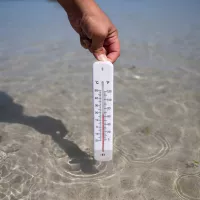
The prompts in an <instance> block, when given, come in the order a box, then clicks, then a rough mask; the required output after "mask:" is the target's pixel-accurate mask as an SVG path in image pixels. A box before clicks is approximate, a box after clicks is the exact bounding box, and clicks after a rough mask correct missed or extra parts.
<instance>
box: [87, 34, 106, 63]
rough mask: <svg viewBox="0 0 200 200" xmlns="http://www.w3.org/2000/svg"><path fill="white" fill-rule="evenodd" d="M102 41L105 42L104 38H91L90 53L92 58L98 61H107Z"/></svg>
mask: <svg viewBox="0 0 200 200" xmlns="http://www.w3.org/2000/svg"><path fill="white" fill-rule="evenodd" d="M104 40H105V37H104V36H94V37H93V38H92V44H91V47H90V51H91V52H92V53H93V55H94V57H95V58H96V59H97V60H100V61H106V60H107V56H106V50H105V48H104V47H103V45H104Z"/></svg>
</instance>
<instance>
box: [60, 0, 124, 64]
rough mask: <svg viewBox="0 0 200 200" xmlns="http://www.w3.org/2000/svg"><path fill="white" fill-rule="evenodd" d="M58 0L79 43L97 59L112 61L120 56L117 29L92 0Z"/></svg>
mask: <svg viewBox="0 0 200 200" xmlns="http://www.w3.org/2000/svg"><path fill="white" fill-rule="evenodd" d="M66 1H67V2H66ZM58 2H59V3H60V4H61V6H62V7H63V8H64V9H65V10H66V11H67V14H68V18H69V22H70V24H71V26H72V27H73V29H74V30H75V31H76V32H77V33H78V34H79V36H80V43H81V45H82V46H83V47H84V48H85V49H88V50H89V51H90V52H91V53H93V55H94V56H95V58H96V59H97V60H102V61H105V60H109V61H111V62H112V63H114V62H115V61H116V60H117V58H118V57H119V56H120V42H119V38H118V31H117V29H116V27H115V26H114V25H113V23H112V22H111V20H110V19H109V18H108V17H107V16H106V14H105V13H104V12H103V11H102V10H101V9H100V8H99V7H98V5H97V4H96V3H95V2H94V1H93V0H58Z"/></svg>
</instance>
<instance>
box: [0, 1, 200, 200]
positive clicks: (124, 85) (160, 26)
mask: <svg viewBox="0 0 200 200" xmlns="http://www.w3.org/2000/svg"><path fill="white" fill-rule="evenodd" d="M98 2H99V4H100V5H101V7H102V8H103V9H105V11H106V12H107V13H108V15H110V17H111V18H112V19H113V21H114V22H115V23H116V25H117V26H118V27H119V31H120V38H121V46H122V55H121V57H120V59H119V60H118V61H117V62H116V63H115V77H114V81H115V82H114V99H115V100H114V134H115V136H114V159H113V161H112V162H109V163H103V162H102V163H101V162H97V161H95V160H93V159H92V155H93V124H92V117H93V116H92V88H91V83H92V63H93V62H94V58H93V57H92V56H91V55H90V53H88V52H87V51H85V50H83V49H82V48H81V47H80V46H79V43H78V38H77V37H75V36H74V33H73V30H71V28H70V26H69V24H68V22H67V19H66V16H65V13H64V12H63V11H62V9H61V8H60V7H59V6H58V5H57V4H55V3H49V2H45V1H36V2H32V1H27V2H24V1H18V2H15V1H10V2H4V1H3V2H1V3H0V199H2V200H53V199H54V200H55V199H58V200H65V199H69V200H72V199H73V200H74V199H76V200H79V199H85V200H90V199H95V200H98V199H104V200H117V199H119V200H179V199H188V200H198V199H200V192H199V191H200V190H199V188H200V57H199V55H200V48H199V47H200V34H199V32H200V22H199V19H200V18H198V16H199V15H200V14H199V13H198V8H199V7H200V4H199V2H198V1H195V0H194V1H193V2H192V3H189V1H176V3H173V2H172V1H168V2H167V3H166V2H165V1H151V3H150V2H149V1H145V0H143V1H142V0H141V1H123V3H124V4H123V9H124V10H123V9H122V1H119V0H118V1H115V4H114V1H110V2H109V3H108V4H106V3H105V1H98ZM112 5H115V9H113V8H112ZM30 7H31V8H32V9H31V10H28V8H30ZM167 8H168V9H167ZM36 11H37V12H38V14H37V15H36ZM6 19H7V21H6ZM30 22H31V23H30ZM65 23H66V26H64V24H65ZM177 24H178V25H177ZM129 29H130V30H129ZM70 45H72V46H70Z"/></svg>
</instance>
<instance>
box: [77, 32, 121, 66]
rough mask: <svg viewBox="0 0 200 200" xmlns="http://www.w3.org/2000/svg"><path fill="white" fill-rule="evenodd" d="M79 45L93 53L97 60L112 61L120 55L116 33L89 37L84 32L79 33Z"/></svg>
mask: <svg viewBox="0 0 200 200" xmlns="http://www.w3.org/2000/svg"><path fill="white" fill-rule="evenodd" d="M80 43H81V46H82V47H83V48H85V49H88V50H89V51H90V52H91V53H93V55H94V57H95V58H96V59H97V60H99V61H107V60H109V61H110V62H112V63H114V62H115V61H116V60H117V58H118V57H119V56H120V42H119V38H118V35H117V33H113V34H112V35H110V36H109V37H107V36H106V34H100V35H93V37H92V39H89V38H88V37H87V36H86V34H83V32H82V34H80Z"/></svg>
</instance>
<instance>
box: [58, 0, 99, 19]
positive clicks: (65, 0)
mask: <svg viewBox="0 0 200 200" xmlns="http://www.w3.org/2000/svg"><path fill="white" fill-rule="evenodd" d="M57 1H58V3H59V4H60V5H61V6H62V7H63V8H64V9H65V11H66V12H67V14H68V15H71V14H73V15H74V14H75V13H76V15H78V16H79V17H82V16H83V15H85V14H92V13H94V12H95V11H96V10H97V9H99V7H98V5H97V4H96V2H95V1H94V0H57Z"/></svg>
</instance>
